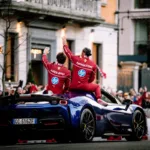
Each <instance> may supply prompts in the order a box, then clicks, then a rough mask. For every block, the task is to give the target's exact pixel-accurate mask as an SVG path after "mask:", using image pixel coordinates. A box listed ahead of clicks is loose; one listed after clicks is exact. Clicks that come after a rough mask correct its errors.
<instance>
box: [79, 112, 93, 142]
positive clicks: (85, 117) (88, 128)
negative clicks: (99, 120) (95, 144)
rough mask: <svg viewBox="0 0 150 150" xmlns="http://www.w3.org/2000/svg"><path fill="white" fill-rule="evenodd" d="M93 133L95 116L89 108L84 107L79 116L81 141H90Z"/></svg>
mask: <svg viewBox="0 0 150 150" xmlns="http://www.w3.org/2000/svg"><path fill="white" fill-rule="evenodd" d="M94 133H95V118H94V115H93V113H92V112H91V111H90V110H89V109H84V110H83V112H82V114H81V118H80V138H81V141H84V142H89V141H92V139H93V137H94Z"/></svg>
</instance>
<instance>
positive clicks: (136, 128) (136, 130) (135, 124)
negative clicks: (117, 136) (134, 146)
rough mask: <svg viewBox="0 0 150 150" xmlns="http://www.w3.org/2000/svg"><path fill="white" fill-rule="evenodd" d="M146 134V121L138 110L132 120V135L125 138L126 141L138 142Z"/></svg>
mask: <svg viewBox="0 0 150 150" xmlns="http://www.w3.org/2000/svg"><path fill="white" fill-rule="evenodd" d="M145 132H146V120H145V116H144V114H143V113H142V112H141V111H140V110H136V111H135V112H134V114H133V118H132V134H131V135H130V136H127V137H125V138H126V140H127V141H140V140H141V139H142V137H143V136H144V134H145Z"/></svg>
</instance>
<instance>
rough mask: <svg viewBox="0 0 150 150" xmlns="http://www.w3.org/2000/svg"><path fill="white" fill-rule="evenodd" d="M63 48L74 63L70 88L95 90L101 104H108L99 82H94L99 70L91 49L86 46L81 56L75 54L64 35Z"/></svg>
mask: <svg viewBox="0 0 150 150" xmlns="http://www.w3.org/2000/svg"><path fill="white" fill-rule="evenodd" d="M62 40H63V48H64V52H65V54H66V55H67V57H68V58H69V59H70V60H71V62H72V63H73V72H72V81H71V85H70V89H71V90H74V89H78V90H85V91H88V92H95V96H96V98H97V102H98V103H100V104H101V105H104V106H107V103H106V102H104V101H102V100H101V89H100V86H99V85H98V84H95V83H92V82H93V81H94V79H95V74H96V70H97V66H96V64H95V63H94V62H93V61H91V60H90V59H89V56H91V55H92V54H91V50H90V49H89V48H84V49H83V50H82V54H81V56H75V55H73V53H72V52H71V51H70V49H69V48H68V46H67V41H66V38H65V37H63V39H62Z"/></svg>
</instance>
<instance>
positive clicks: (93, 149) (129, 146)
mask: <svg viewBox="0 0 150 150" xmlns="http://www.w3.org/2000/svg"><path fill="white" fill-rule="evenodd" d="M0 149H2V150H59V149H60V150H83V149H85V150H86V149H87V150H108V149H109V150H149V149H150V142H149V141H140V142H126V141H119V142H117V141H97V142H91V143H67V144H18V145H14V146H0Z"/></svg>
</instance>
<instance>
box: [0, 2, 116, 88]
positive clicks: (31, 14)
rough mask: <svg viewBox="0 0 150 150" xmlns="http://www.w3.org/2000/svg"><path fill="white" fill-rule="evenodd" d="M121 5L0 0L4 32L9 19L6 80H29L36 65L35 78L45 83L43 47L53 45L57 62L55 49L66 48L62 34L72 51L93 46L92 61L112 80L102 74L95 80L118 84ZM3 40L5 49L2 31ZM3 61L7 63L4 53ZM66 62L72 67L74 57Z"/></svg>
mask: <svg viewBox="0 0 150 150" xmlns="http://www.w3.org/2000/svg"><path fill="white" fill-rule="evenodd" d="M116 6H117V0H107V1H106V0H0V12H1V15H2V17H1V18H0V34H1V35H5V28H6V21H8V22H7V23H8V24H9V23H10V26H9V29H8V40H7V41H8V44H7V51H10V55H8V56H7V65H8V66H9V67H8V68H7V69H6V81H8V80H11V82H12V84H15V83H18V81H19V80H23V81H24V85H25V84H26V81H27V73H28V70H29V64H31V68H32V71H33V75H34V79H35V81H36V83H37V84H38V85H39V84H44V85H45V84H46V83H47V71H46V70H45V68H44V67H43V64H42V62H41V56H42V53H43V49H44V48H45V47H47V46H48V47H50V53H49V56H48V57H49V61H52V62H53V61H55V60H56V59H55V57H56V54H57V53H58V52H60V51H62V50H63V49H62V40H61V37H62V36H63V35H64V34H65V36H66V37H67V40H68V45H69V47H70V48H71V50H72V52H73V53H75V54H80V52H81V50H82V49H83V48H84V47H89V48H91V49H92V53H93V60H94V61H95V62H96V63H97V64H98V65H99V66H100V67H101V68H102V69H103V70H104V72H106V73H107V79H103V80H101V81H100V78H99V76H98V75H97V78H96V80H95V82H98V83H99V82H101V84H103V85H104V86H111V87H113V88H116V87H117V31H115V30H114V29H115V28H116V26H117V25H116V24H117V22H116V17H115V14H114V12H115V11H116V9H117V7H116ZM110 8H112V9H110ZM107 13H109V15H107ZM3 16H4V17H3ZM5 16H7V18H8V17H9V18H8V19H6V17H5ZM8 24H7V25H8ZM0 45H1V47H2V49H4V46H5V38H4V37H3V36H0ZM0 64H1V65H2V66H3V55H2V53H1V54H0ZM11 64H13V65H11ZM66 66H68V67H69V68H70V69H71V65H70V62H68V61H67V62H66ZM1 76H2V69H0V77H1Z"/></svg>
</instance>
